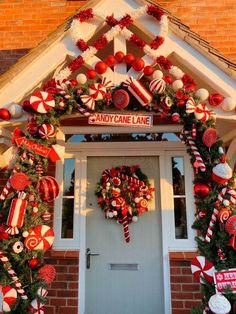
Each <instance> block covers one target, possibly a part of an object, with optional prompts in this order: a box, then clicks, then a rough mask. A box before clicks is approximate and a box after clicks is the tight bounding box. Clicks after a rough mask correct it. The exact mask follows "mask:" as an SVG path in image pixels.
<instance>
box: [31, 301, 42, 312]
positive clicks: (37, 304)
mask: <svg viewBox="0 0 236 314" xmlns="http://www.w3.org/2000/svg"><path fill="white" fill-rule="evenodd" d="M44 310H45V305H44V303H42V302H41V301H40V300H39V299H34V300H33V301H32V302H31V303H30V307H29V311H30V312H31V313H34V314H44Z"/></svg>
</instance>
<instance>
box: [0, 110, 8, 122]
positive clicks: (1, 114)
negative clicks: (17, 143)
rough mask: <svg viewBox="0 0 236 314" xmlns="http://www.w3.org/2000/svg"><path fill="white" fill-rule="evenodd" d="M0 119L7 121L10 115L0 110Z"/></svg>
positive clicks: (6, 111)
mask: <svg viewBox="0 0 236 314" xmlns="http://www.w3.org/2000/svg"><path fill="white" fill-rule="evenodd" d="M0 119H2V120H5V121H8V120H10V119H11V114H10V112H9V110H8V109H6V108H1V109H0Z"/></svg>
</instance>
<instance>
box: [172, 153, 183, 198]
mask: <svg viewBox="0 0 236 314" xmlns="http://www.w3.org/2000/svg"><path fill="white" fill-rule="evenodd" d="M172 178H173V193H174V195H185V178H184V158H183V157H172Z"/></svg>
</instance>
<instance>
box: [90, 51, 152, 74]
mask: <svg viewBox="0 0 236 314" xmlns="http://www.w3.org/2000/svg"><path fill="white" fill-rule="evenodd" d="M122 62H124V63H126V64H127V65H128V66H131V67H132V69H133V70H134V71H136V72H140V71H143V74H144V75H146V76H150V75H152V74H153V72H154V68H153V66H151V65H147V66H145V62H144V60H143V59H142V58H135V56H134V55H133V54H132V53H127V54H126V55H125V54H124V53H123V52H122V51H117V52H116V53H115V55H114V56H113V55H109V56H108V57H107V58H106V59H105V60H104V61H98V62H97V63H96V64H95V67H94V69H89V70H87V72H86V76H87V78H88V79H91V80H92V79H95V77H96V75H97V74H100V75H102V74H104V73H106V71H107V68H108V67H113V66H114V65H115V64H119V63H122Z"/></svg>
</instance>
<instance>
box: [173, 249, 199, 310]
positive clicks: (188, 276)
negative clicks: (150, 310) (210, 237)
mask: <svg viewBox="0 0 236 314" xmlns="http://www.w3.org/2000/svg"><path fill="white" fill-rule="evenodd" d="M195 256H196V253H190V252H173V253H170V254H169V257H170V275H171V276H170V282H171V299H172V314H189V313H190V312H191V311H190V310H191V308H192V307H193V306H198V305H199V304H200V302H201V301H200V300H201V293H200V285H199V283H197V282H196V281H195V280H194V277H193V275H192V273H191V268H190V264H191V260H192V259H193V258H194V257H195Z"/></svg>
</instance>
